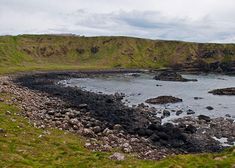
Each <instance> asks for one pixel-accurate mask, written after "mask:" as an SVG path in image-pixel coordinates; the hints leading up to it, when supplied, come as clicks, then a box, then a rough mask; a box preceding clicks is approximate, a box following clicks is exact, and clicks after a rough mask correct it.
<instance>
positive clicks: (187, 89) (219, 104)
mask: <svg viewBox="0 0 235 168" xmlns="http://www.w3.org/2000/svg"><path fill="white" fill-rule="evenodd" d="M183 77H185V78H190V79H197V80H198V81H197V82H168V81H157V80H154V79H153V75H150V74H140V76H139V77H134V76H132V74H130V73H129V74H115V75H110V74H109V75H102V77H95V78H76V79H75V78H74V79H70V80H67V81H61V82H60V83H62V84H65V85H66V86H72V87H73V86H77V87H80V88H82V89H84V90H88V91H93V92H97V93H99V92H102V93H106V94H114V93H115V92H121V93H124V94H125V95H126V96H125V98H124V102H125V103H127V104H128V105H137V104H139V103H144V102H145V100H146V99H148V98H154V97H157V96H163V95H171V96H175V97H179V98H182V99H183V102H182V103H176V104H166V105H149V106H153V107H156V108H157V109H159V110H160V111H162V110H164V109H169V110H183V111H184V113H183V114H182V115H180V117H182V116H184V115H186V111H187V110H188V109H192V110H193V111H195V112H196V114H195V116H197V115H200V114H204V115H208V116H211V117H220V116H222V117H224V116H225V115H226V114H230V115H231V116H232V117H233V118H235V96H216V95H212V94H209V93H208V91H210V90H213V89H218V88H226V87H234V86H235V77H231V76H225V75H212V74H211V75H183ZM156 85H160V86H156ZM194 97H202V98H203V99H199V100H194ZM207 106H212V107H213V108H214V110H211V111H209V110H207V109H206V107H207ZM175 117H176V115H175V114H174V112H172V115H171V117H169V118H168V119H167V120H169V119H172V118H175Z"/></svg>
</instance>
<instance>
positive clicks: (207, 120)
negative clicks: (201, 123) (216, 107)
mask: <svg viewBox="0 0 235 168" xmlns="http://www.w3.org/2000/svg"><path fill="white" fill-rule="evenodd" d="M198 119H199V120H205V121H206V122H210V121H211V118H210V117H208V116H205V115H199V116H198Z"/></svg>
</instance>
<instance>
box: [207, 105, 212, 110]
mask: <svg viewBox="0 0 235 168" xmlns="http://www.w3.org/2000/svg"><path fill="white" fill-rule="evenodd" d="M206 109H207V110H214V108H213V107H211V106H207V107H206Z"/></svg>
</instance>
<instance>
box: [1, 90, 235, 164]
mask: <svg viewBox="0 0 235 168" xmlns="http://www.w3.org/2000/svg"><path fill="white" fill-rule="evenodd" d="M0 97H5V99H7V97H9V95H0ZM6 112H8V113H9V112H10V113H11V115H9V114H8V113H6ZM0 128H2V129H4V130H5V131H6V132H4V133H0V167H14V168H15V167H79V168H83V167H84V168H90V167H98V168H99V167H102V168H103V167H104V168H105V167H107V168H109V167H136V168H137V167H144V168H164V167H166V168H167V167H172V168H174V167H185V168H188V167H189V168H195V167H200V168H207V167H221V168H230V167H232V166H233V165H234V164H235V151H234V149H232V148H231V149H228V150H226V151H224V152H222V153H218V154H197V155H178V156H173V157H168V158H166V159H163V160H161V161H147V160H139V159H136V158H135V157H134V156H130V155H126V158H127V159H126V160H125V161H113V160H110V159H109V158H108V157H109V156H110V155H111V153H107V152H92V151H90V150H88V149H86V148H84V147H83V146H84V142H85V141H84V139H83V138H82V137H80V136H78V135H74V134H72V133H68V132H65V131H60V130H58V129H45V130H43V129H38V128H35V127H33V126H32V125H31V124H29V122H28V120H27V119H26V118H24V117H22V116H21V115H20V111H19V109H18V108H17V107H16V106H12V105H7V104H5V103H0ZM215 158H220V159H216V160H215Z"/></svg>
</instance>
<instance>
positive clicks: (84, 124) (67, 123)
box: [0, 72, 235, 159]
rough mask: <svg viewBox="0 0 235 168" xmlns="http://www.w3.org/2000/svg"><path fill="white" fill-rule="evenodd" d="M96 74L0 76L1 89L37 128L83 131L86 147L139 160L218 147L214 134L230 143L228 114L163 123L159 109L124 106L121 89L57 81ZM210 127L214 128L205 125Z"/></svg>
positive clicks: (233, 134)
mask: <svg viewBox="0 0 235 168" xmlns="http://www.w3.org/2000/svg"><path fill="white" fill-rule="evenodd" d="M98 74H99V73H98ZM94 75H97V73H92V72H83V73H78V72H69V73H68V72H54V73H38V74H25V75H21V76H13V77H1V80H0V92H1V93H7V94H9V95H12V98H11V101H9V102H7V103H9V104H17V105H18V106H19V107H20V108H21V110H22V115H24V116H26V117H27V118H29V120H30V122H31V123H32V125H34V126H35V127H38V128H41V129H45V128H46V127H55V128H59V129H61V130H66V131H70V132H73V133H76V134H79V135H82V136H84V137H86V143H85V146H86V147H87V148H89V149H92V150H98V151H113V150H114V149H120V150H121V151H122V152H126V153H133V154H135V155H137V156H138V157H139V158H142V159H161V158H163V157H165V156H167V155H174V154H182V153H197V152H215V151H219V150H221V149H223V148H224V147H223V146H222V145H221V144H220V143H219V141H218V139H215V138H214V137H217V138H220V137H226V138H228V139H230V144H231V143H232V140H234V139H233V138H235V132H234V131H233V130H235V124H234V122H233V121H232V119H223V120H222V119H220V120H219V119H217V120H216V119H213V120H211V119H210V120H208V118H207V120H205V117H204V119H203V117H200V118H196V119H194V118H190V119H189V118H184V119H181V120H180V119H179V120H178V121H175V123H174V124H172V123H164V124H163V123H162V122H161V118H159V117H157V116H156V115H155V114H156V112H157V109H152V108H149V107H148V106H145V105H143V104H140V105H138V106H137V107H132V108H131V107H127V106H125V105H124V104H123V103H122V101H121V100H122V96H121V95H119V94H115V95H105V94H96V93H92V92H88V91H83V90H80V89H79V88H72V87H64V86H61V85H58V82H59V81H60V80H65V79H69V78H72V77H76V78H82V77H91V76H94ZM3 101H4V100H3ZM223 123H224V124H223ZM209 126H210V127H211V128H213V129H206V128H208V127H209ZM218 129H219V130H220V132H218ZM212 130H213V131H214V132H213V131H212ZM231 130H232V131H231Z"/></svg>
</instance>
